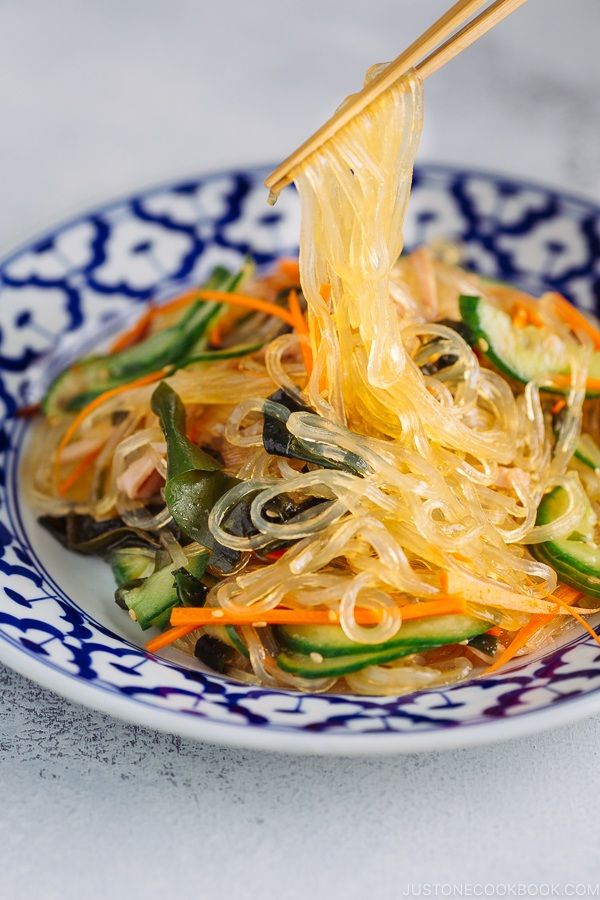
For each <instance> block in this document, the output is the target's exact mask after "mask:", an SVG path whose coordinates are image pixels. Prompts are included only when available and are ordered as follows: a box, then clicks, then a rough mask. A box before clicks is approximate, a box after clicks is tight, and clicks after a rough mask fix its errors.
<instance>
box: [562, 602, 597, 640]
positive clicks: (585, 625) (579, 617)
mask: <svg viewBox="0 0 600 900" xmlns="http://www.w3.org/2000/svg"><path fill="white" fill-rule="evenodd" d="M552 599H553V600H556V601H557V603H558V604H559V606H562V607H563V609H564V610H565V611H566V612H568V613H569V614H570V615H571V616H573V618H575V619H577V621H578V622H579V624H580V625H581V627H582V628H584V629H585V630H586V631H587V633H588V634H589V635H591V636H592V637H593V638H594V640H595V641H596V643H597V644H600V636H599V635H597V634H596V632H595V631H594V629H593V628H592V626H591V625H590V624H589V623H588V622H586V621H585V619H584V618H583V616H582V615H581V613H578V612H577V611H576V610H575V609H571V607H570V606H569V604H568V602H566V601H565V600H560V599H559V598H558V597H557V596H556V594H553V595H552Z"/></svg>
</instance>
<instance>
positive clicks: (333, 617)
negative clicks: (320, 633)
mask: <svg viewBox="0 0 600 900" xmlns="http://www.w3.org/2000/svg"><path fill="white" fill-rule="evenodd" d="M327 618H328V619H329V621H330V622H337V620H338V617H337V613H336V612H334V611H333V610H332V609H330V610H329V612H328V613H327Z"/></svg>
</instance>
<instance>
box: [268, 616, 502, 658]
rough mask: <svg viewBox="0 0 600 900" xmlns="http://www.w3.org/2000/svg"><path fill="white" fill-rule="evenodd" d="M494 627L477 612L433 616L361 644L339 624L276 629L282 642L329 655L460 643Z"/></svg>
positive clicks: (299, 650) (288, 646) (297, 649)
mask: <svg viewBox="0 0 600 900" xmlns="http://www.w3.org/2000/svg"><path fill="white" fill-rule="evenodd" d="M489 627H490V624H489V622H484V621H483V620H482V619H476V618H474V617H473V616H466V615H451V616H431V617H430V618H424V619H414V620H412V621H408V622H405V623H404V624H403V625H402V626H401V627H400V630H399V631H398V633H397V634H396V635H395V636H394V637H393V638H391V639H390V640H389V641H385V643H382V644H359V643H357V642H356V641H351V640H350V638H348V637H347V636H346V635H345V634H344V632H343V631H342V629H341V628H340V627H338V626H337V625H280V626H279V627H277V628H275V629H274V634H275V637H276V639H277V641H278V643H279V644H280V645H281V646H282V647H284V648H285V649H286V650H292V651H295V652H297V653H304V654H310V653H318V654H320V655H321V656H326V657H335V656H340V657H345V656H350V655H353V654H357V655H364V654H365V653H366V654H368V655H372V654H374V653H386V652H388V651H390V650H396V649H403V648H405V647H409V648H410V652H411V653H414V652H416V651H415V649H414V648H417V649H418V648H425V647H439V646H441V645H443V644H459V643H460V642H461V641H467V640H469V639H470V638H472V637H475V636H476V635H478V634H483V632H485V631H487V630H488V628H489Z"/></svg>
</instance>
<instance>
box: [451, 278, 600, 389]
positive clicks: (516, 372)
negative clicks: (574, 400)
mask: <svg viewBox="0 0 600 900" xmlns="http://www.w3.org/2000/svg"><path fill="white" fill-rule="evenodd" d="M459 308H460V314H461V317H462V320H463V322H464V323H465V325H466V326H467V327H468V328H469V330H470V332H471V335H472V344H473V346H476V347H477V348H478V349H479V350H480V351H481V352H482V353H483V354H484V355H485V356H486V357H487V359H489V361H490V362H491V363H492V364H493V365H494V366H495V367H496V368H497V369H498V370H499V371H500V372H502V373H503V374H504V375H508V377H509V378H513V379H514V380H515V381H520V382H521V383H523V384H526V383H527V382H529V381H535V382H537V383H538V384H540V390H543V391H546V392H547V393H552V394H566V393H568V391H567V389H565V388H559V387H546V386H544V385H542V384H541V382H542V381H544V379H548V378H551V377H552V376H553V375H568V374H569V358H568V355H567V352H566V349H565V345H564V342H563V341H562V339H561V338H560V337H559V336H558V335H557V334H554V332H553V331H552V330H551V329H550V328H545V327H543V326H541V327H539V328H538V327H536V326H534V325H525V326H523V327H522V328H516V327H515V326H514V325H513V323H512V319H511V318H510V316H509V315H508V314H507V313H505V312H504V311H503V310H501V309H498V307H496V306H494V305H493V304H492V303H489V302H488V301H487V300H484V299H483V298H482V297H470V296H466V295H464V294H463V295H462V296H461V297H460V298H459ZM588 375H589V378H594V379H595V378H599V377H600V352H599V351H596V352H595V353H594V354H593V355H592V359H591V362H590V367H589V372H588ZM586 396H587V397H597V396H599V392H598V391H587V392H586Z"/></svg>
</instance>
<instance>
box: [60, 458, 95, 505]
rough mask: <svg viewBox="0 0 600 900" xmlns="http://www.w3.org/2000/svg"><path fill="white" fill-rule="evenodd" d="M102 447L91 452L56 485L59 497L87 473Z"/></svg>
mask: <svg viewBox="0 0 600 900" xmlns="http://www.w3.org/2000/svg"><path fill="white" fill-rule="evenodd" d="M101 450H102V447H96V449H95V450H92V451H91V452H90V453H88V454H87V456H84V457H83V459H82V460H80V462H79V463H78V465H76V466H75V468H74V469H73V470H72V471H71V472H69V474H68V475H67V477H66V478H64V479H63V480H62V481H61V483H60V484H59V485H58V493H59V494H60V495H61V497H62V496H63V495H64V494H66V493H67V492H68V491H70V490H71V488H72V487H73V485H74V484H76V482H78V481H79V479H80V478H81V476H82V475H83V474H84V473H85V472H87V470H88V469H89V467H90V466H91V465H92V463H93V462H94V460H95V459H96V457H97V456H99V454H100V451H101Z"/></svg>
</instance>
